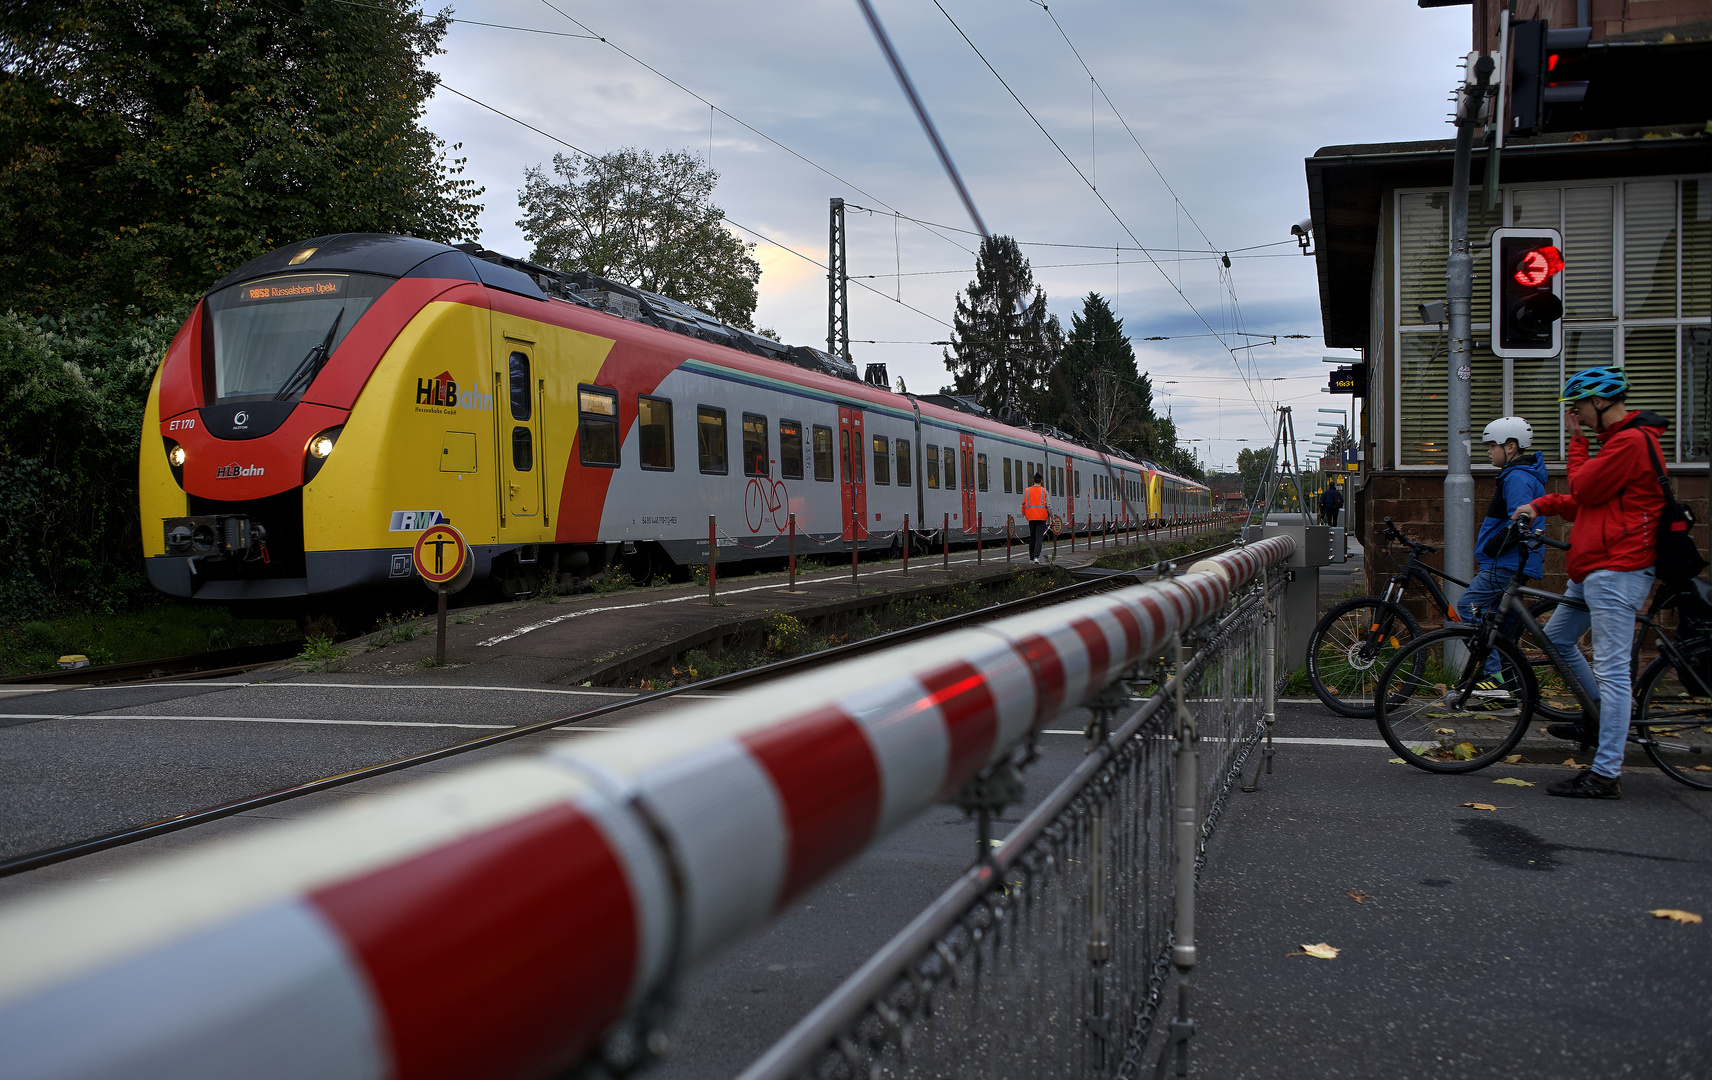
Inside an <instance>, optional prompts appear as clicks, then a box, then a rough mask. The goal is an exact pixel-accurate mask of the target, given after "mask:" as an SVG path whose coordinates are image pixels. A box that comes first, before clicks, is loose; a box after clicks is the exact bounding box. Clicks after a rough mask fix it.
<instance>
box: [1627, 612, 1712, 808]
mask: <svg viewBox="0 0 1712 1080" xmlns="http://www.w3.org/2000/svg"><path fill="white" fill-rule="evenodd" d="M1682 651H1683V652H1684V653H1685V654H1686V659H1687V661H1688V666H1689V667H1690V668H1691V669H1693V670H1694V671H1696V672H1698V673H1699V678H1698V679H1695V678H1693V677H1691V676H1690V675H1689V674H1688V673H1686V672H1683V671H1679V670H1677V668H1676V665H1674V664H1672V663H1671V662H1670V660H1669V658H1668V657H1664V656H1661V657H1659V658H1658V659H1657V660H1654V661H1653V662H1652V664H1651V665H1650V666H1649V667H1648V668H1647V670H1646V671H1645V672H1644V673H1643V674H1642V675H1641V681H1640V689H1639V690H1638V692H1637V693H1636V697H1637V698H1638V699H1639V702H1640V703H1639V705H1637V706H1636V710H1635V734H1636V735H1637V736H1638V737H1639V740H1640V744H1641V749H1643V750H1645V751H1646V752H1647V756H1648V757H1650V758H1652V759H1653V764H1654V765H1657V766H1658V767H1659V769H1660V770H1662V771H1663V772H1664V774H1665V775H1666V776H1669V777H1670V778H1671V779H1673V780H1680V781H1681V782H1682V783H1684V784H1687V785H1688V786H1689V787H1697V788H1701V789H1704V790H1707V791H1712V696H1709V695H1707V694H1706V693H1705V692H1704V691H1706V690H1712V641H1702V642H1696V643H1692V644H1690V645H1689V646H1688V647H1687V648H1684V649H1683V650H1682Z"/></svg>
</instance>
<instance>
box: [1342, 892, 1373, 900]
mask: <svg viewBox="0 0 1712 1080" xmlns="http://www.w3.org/2000/svg"><path fill="white" fill-rule="evenodd" d="M1343 894H1344V895H1345V896H1347V897H1349V898H1350V899H1351V900H1354V901H1355V902H1356V903H1358V904H1359V903H1361V902H1362V901H1363V900H1371V899H1373V897H1371V896H1369V895H1368V894H1367V893H1364V892H1362V891H1360V890H1359V889H1345V890H1344V891H1343Z"/></svg>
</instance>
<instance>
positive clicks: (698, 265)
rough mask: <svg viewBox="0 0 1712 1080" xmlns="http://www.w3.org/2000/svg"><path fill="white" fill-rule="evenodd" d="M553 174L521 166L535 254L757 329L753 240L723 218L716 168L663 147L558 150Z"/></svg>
mask: <svg viewBox="0 0 1712 1080" xmlns="http://www.w3.org/2000/svg"><path fill="white" fill-rule="evenodd" d="M553 172H554V173H557V174H558V175H559V176H561V177H563V178H564V179H563V181H562V182H559V181H555V180H554V179H553V178H552V177H551V176H549V175H548V173H547V172H546V170H544V169H542V168H541V167H540V166H539V165H537V166H534V167H532V168H529V169H526V170H524V173H523V191H522V192H521V193H520V194H519V196H518V203H519V205H520V206H522V208H523V212H524V217H523V219H522V220H521V221H519V222H518V223H517V227H518V228H520V229H522V230H523V235H524V236H527V237H528V238H529V239H530V241H531V242H532V243H534V245H535V252H534V254H533V255H531V256H530V258H531V259H532V260H533V261H535V262H538V263H540V264H541V265H543V266H551V267H553V268H554V269H557V270H566V271H576V270H586V271H588V272H589V273H591V274H598V275H600V276H601V277H606V278H612V279H613V280H615V281H622V282H624V283H625V284H626V285H634V286H635V287H637V288H638V289H646V290H648V291H649V292H653V293H659V294H660V295H661V296H669V297H671V298H672V299H674V300H677V301H679V302H681V303H685V304H688V305H690V306H691V307H693V308H699V309H700V310H702V311H705V312H707V313H708V314H710V315H712V316H713V317H714V318H716V319H720V320H722V321H724V322H726V323H729V324H731V325H732V326H738V327H742V328H743V329H745V330H753V329H754V323H753V322H752V320H753V319H754V316H755V304H756V303H757V301H758V299H759V297H758V295H757V292H756V286H757V285H758V284H759V283H760V281H761V264H760V263H758V262H756V261H755V257H754V254H753V252H754V250H755V245H754V244H752V243H748V242H746V241H744V240H742V239H739V238H738V237H737V236H735V235H733V234H732V232H731V230H730V229H728V228H726V227H725V212H724V211H723V210H721V209H720V208H719V207H717V206H715V205H713V188H714V185H715V184H717V183H718V182H719V174H718V173H716V172H714V171H713V170H712V169H711V168H709V167H708V166H707V165H706V164H705V163H704V162H703V161H702V159H701V158H699V157H697V156H696V155H694V154H691V153H688V152H687V151H683V150H675V151H673V150H668V151H666V152H665V153H663V154H660V155H658V156H656V155H654V154H653V153H651V152H649V151H647V150H635V149H631V148H628V147H627V148H625V149H623V150H614V151H613V152H612V153H610V154H603V155H601V156H600V157H581V156H578V157H566V156H565V155H564V154H555V155H553Z"/></svg>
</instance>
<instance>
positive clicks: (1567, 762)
mask: <svg viewBox="0 0 1712 1080" xmlns="http://www.w3.org/2000/svg"><path fill="white" fill-rule="evenodd" d="M1563 763H1564V764H1565V765H1568V766H1569V767H1570V768H1572V769H1591V768H1593V766H1591V765H1578V764H1576V761H1575V759H1574V758H1565V759H1564V761H1563Z"/></svg>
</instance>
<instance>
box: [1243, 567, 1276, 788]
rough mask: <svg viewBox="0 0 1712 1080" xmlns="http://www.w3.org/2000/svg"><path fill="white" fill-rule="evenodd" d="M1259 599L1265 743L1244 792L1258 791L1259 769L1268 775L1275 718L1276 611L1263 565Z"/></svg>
mask: <svg viewBox="0 0 1712 1080" xmlns="http://www.w3.org/2000/svg"><path fill="white" fill-rule="evenodd" d="M1260 600H1261V613H1260V634H1261V644H1260V652H1261V657H1262V659H1261V663H1260V668H1261V671H1260V674H1261V678H1262V679H1263V680H1264V685H1263V686H1262V687H1261V692H1260V701H1261V710H1262V712H1261V722H1262V724H1263V725H1264V726H1265V729H1266V745H1265V746H1264V747H1263V748H1262V749H1261V751H1260V764H1259V765H1256V766H1255V767H1254V782H1253V783H1252V784H1251V783H1244V784H1243V785H1242V790H1244V791H1259V790H1260V774H1261V772H1262V770H1264V771H1265V773H1266V775H1268V776H1271V775H1272V754H1273V748H1272V725H1273V724H1274V723H1276V722H1277V720H1278V612H1277V611H1276V610H1274V608H1273V606H1272V572H1271V570H1270V569H1268V568H1266V567H1261V569H1260Z"/></svg>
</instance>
